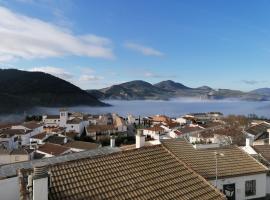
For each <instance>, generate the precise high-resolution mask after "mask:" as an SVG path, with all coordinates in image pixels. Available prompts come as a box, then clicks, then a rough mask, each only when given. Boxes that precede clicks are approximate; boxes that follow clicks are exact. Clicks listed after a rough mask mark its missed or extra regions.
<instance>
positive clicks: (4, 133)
mask: <svg viewBox="0 0 270 200" xmlns="http://www.w3.org/2000/svg"><path fill="white" fill-rule="evenodd" d="M29 132H30V131H25V130H23V129H4V130H0V137H1V138H9V137H12V136H14V135H24V134H26V133H29Z"/></svg>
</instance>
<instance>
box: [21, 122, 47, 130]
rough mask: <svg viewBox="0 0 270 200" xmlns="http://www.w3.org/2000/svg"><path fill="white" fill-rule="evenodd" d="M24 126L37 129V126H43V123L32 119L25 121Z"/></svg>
mask: <svg viewBox="0 0 270 200" xmlns="http://www.w3.org/2000/svg"><path fill="white" fill-rule="evenodd" d="M22 126H24V127H26V128H28V129H35V128H38V127H41V126H43V124H41V123H39V122H34V121H30V122H24V123H23V124H22Z"/></svg>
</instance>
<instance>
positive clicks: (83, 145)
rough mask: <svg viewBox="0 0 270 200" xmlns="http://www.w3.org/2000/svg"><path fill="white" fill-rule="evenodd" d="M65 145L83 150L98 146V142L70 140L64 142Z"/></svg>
mask: <svg viewBox="0 0 270 200" xmlns="http://www.w3.org/2000/svg"><path fill="white" fill-rule="evenodd" d="M64 146H65V147H69V148H75V149H84V150H92V149H96V148H98V147H99V145H98V144H96V143H92V142H83V141H71V142H68V143H66V144H64Z"/></svg>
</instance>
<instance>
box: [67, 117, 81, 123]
mask: <svg viewBox="0 0 270 200" xmlns="http://www.w3.org/2000/svg"><path fill="white" fill-rule="evenodd" d="M81 122H82V119H80V118H77V117H76V118H74V119H71V120H68V121H67V124H80V123H81Z"/></svg>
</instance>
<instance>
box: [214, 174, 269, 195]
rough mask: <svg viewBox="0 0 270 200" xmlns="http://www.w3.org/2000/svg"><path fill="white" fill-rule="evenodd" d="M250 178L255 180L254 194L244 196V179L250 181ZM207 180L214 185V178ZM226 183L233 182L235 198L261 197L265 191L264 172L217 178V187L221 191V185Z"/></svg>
mask: <svg viewBox="0 0 270 200" xmlns="http://www.w3.org/2000/svg"><path fill="white" fill-rule="evenodd" d="M251 180H255V181H256V194H255V195H253V196H246V194H245V184H246V181H251ZM209 182H210V183H211V184H212V185H214V186H215V180H210V181H209ZM227 184H235V199H236V200H244V199H255V198H261V197H265V196H266V191H267V184H266V173H263V174H255V175H249V176H239V177H232V178H225V179H218V182H217V188H218V189H220V190H221V191H223V185H227ZM268 190H269V189H268Z"/></svg>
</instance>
